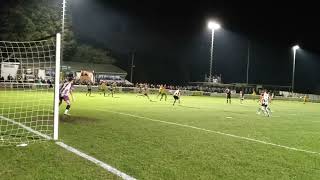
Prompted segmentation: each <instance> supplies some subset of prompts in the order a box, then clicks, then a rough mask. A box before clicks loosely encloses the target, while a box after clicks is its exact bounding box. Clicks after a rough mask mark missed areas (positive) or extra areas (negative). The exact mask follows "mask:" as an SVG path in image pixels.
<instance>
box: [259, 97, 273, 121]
mask: <svg viewBox="0 0 320 180" xmlns="http://www.w3.org/2000/svg"><path fill="white" fill-rule="evenodd" d="M269 101H270V95H269V93H268V92H267V91H265V92H264V94H263V97H262V103H261V108H262V110H263V111H264V114H265V115H266V116H268V117H269V116H270V115H271V110H270V107H269Z"/></svg>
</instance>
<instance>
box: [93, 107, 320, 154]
mask: <svg viewBox="0 0 320 180" xmlns="http://www.w3.org/2000/svg"><path fill="white" fill-rule="evenodd" d="M96 110H97V111H103V112H110V113H113V114H120V115H124V116H130V117H134V118H138V119H145V120H149V121H153V122H159V123H164V124H170V125H175V126H180V127H186V128H191V129H196V130H200V131H206V132H209V133H214V134H219V135H223V136H228V137H233V138H236V139H242V140H246V141H251V142H255V143H260V144H265V145H270V146H274V147H279V148H283V149H287V150H292V151H298V152H304V153H308V154H316V155H320V152H315V151H309V150H304V149H299V148H294V147H290V146H284V145H280V144H275V143H271V142H266V141H261V140H258V139H252V138H247V137H243V136H238V135H233V134H228V133H224V132H220V131H214V130H209V129H204V128H199V127H196V126H190V125H185V124H179V123H175V122H168V121H162V120H158V119H152V118H148V117H144V116H139V115H134V114H128V113H122V112H117V111H111V110H106V109H96Z"/></svg>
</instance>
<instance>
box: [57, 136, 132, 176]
mask: <svg viewBox="0 0 320 180" xmlns="http://www.w3.org/2000/svg"><path fill="white" fill-rule="evenodd" d="M56 144H57V145H59V146H60V147H62V148H64V149H66V150H68V151H70V152H72V153H74V154H76V155H78V156H80V157H82V158H84V159H86V160H88V161H91V162H92V163H94V164H96V165H98V166H100V167H102V168H103V169H105V170H107V171H109V172H110V173H112V174H114V175H116V176H119V177H121V178H122V179H125V180H136V179H135V178H133V177H131V176H129V175H127V174H125V173H123V172H121V171H119V170H118V169H116V168H114V167H112V166H110V165H109V164H106V163H104V162H102V161H100V160H98V159H96V158H94V157H92V156H89V155H87V154H85V153H83V152H81V151H79V150H78V149H75V148H73V147H71V146H68V145H66V144H64V143H63V142H56Z"/></svg>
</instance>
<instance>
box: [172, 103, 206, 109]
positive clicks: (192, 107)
mask: <svg viewBox="0 0 320 180" xmlns="http://www.w3.org/2000/svg"><path fill="white" fill-rule="evenodd" d="M178 106H180V107H183V108H190V109H201V108H199V107H194V106H185V105H180V104H179V105H178Z"/></svg>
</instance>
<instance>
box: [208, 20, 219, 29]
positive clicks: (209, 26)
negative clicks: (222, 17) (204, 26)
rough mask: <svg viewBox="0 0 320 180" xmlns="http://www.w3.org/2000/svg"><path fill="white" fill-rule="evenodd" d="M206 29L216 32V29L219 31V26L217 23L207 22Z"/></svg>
mask: <svg viewBox="0 0 320 180" xmlns="http://www.w3.org/2000/svg"><path fill="white" fill-rule="evenodd" d="M208 28H209V29H213V30H217V29H220V28H221V26H220V24H218V23H217V22H215V21H209V23H208Z"/></svg>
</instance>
